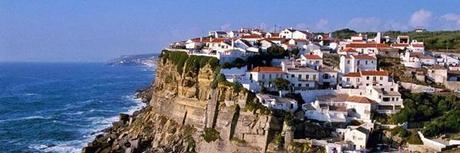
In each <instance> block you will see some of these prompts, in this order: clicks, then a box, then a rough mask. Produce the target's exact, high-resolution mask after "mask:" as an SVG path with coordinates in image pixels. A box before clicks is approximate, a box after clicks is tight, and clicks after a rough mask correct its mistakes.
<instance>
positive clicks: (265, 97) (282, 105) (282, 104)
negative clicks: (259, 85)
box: [256, 94, 298, 112]
mask: <svg viewBox="0 0 460 153" xmlns="http://www.w3.org/2000/svg"><path fill="white" fill-rule="evenodd" d="M256 97H257V99H258V100H259V102H260V103H261V104H262V105H264V106H265V107H267V108H270V109H278V110H285V111H290V112H294V111H296V110H297V108H298V105H297V101H295V100H294V99H290V98H281V97H278V96H273V95H269V94H257V95H256Z"/></svg>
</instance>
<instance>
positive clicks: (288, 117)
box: [284, 111, 294, 126]
mask: <svg viewBox="0 0 460 153" xmlns="http://www.w3.org/2000/svg"><path fill="white" fill-rule="evenodd" d="M284 122H285V123H286V125H288V126H294V115H292V113H291V112H287V111H285V112H284Z"/></svg>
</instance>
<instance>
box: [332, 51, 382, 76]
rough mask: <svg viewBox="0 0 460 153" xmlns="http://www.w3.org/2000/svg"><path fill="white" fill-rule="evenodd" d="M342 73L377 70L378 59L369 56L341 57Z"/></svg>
mask: <svg viewBox="0 0 460 153" xmlns="http://www.w3.org/2000/svg"><path fill="white" fill-rule="evenodd" d="M339 67H340V72H342V73H344V74H345V73H349V72H357V71H369V70H376V69H377V58H376V57H375V56H371V55H367V54H356V55H347V56H345V55H342V56H340V64H339Z"/></svg>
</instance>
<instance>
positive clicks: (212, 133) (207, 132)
mask: <svg viewBox="0 0 460 153" xmlns="http://www.w3.org/2000/svg"><path fill="white" fill-rule="evenodd" d="M201 136H202V137H203V139H204V140H205V141H206V142H208V143H209V142H213V141H216V140H217V139H219V138H220V135H219V131H217V130H216V129H214V128H205V129H204V131H203V134H202V135H201Z"/></svg>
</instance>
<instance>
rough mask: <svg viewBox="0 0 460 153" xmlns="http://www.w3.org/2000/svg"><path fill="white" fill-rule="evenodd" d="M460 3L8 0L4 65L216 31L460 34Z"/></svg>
mask: <svg viewBox="0 0 460 153" xmlns="http://www.w3.org/2000/svg"><path fill="white" fill-rule="evenodd" d="M459 6H460V1H457V0H443V1H439V0H432V1H424V0H422V1H399V0H382V1H380V0H379V1H374V0H373V1H355V0H352V1H344V0H328V1H320V0H313V1H294V0H267V1H263V2H262V1H256V0H231V1H230V0H229V1H221V0H219V1H204V0H193V1H192V0H187V1H175V0H162V1H153V0H152V1H141V0H136V1H122V0H97V1H89V0H79V1H77V0H75V1H73V0H65V1H58V0H55V1H47V0H37V1H25V0H2V1H0V61H47V62H60V61H71V62H101V61H105V60H108V59H111V58H114V57H117V56H119V55H126V54H141V53H154V52H159V51H160V50H161V48H163V47H165V46H166V45H167V44H168V43H169V42H171V41H175V40H182V39H187V38H190V37H193V36H197V35H203V34H205V33H206V32H207V31H208V30H220V29H222V30H229V29H237V28H239V27H260V28H265V29H266V30H273V27H274V25H278V26H279V27H296V28H300V29H309V30H311V31H332V30H336V29H340V28H345V27H350V28H353V29H355V30H357V31H383V30H412V29H413V27H418V26H420V27H424V28H427V29H429V30H457V29H460V9H459V8H458V7H459Z"/></svg>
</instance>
